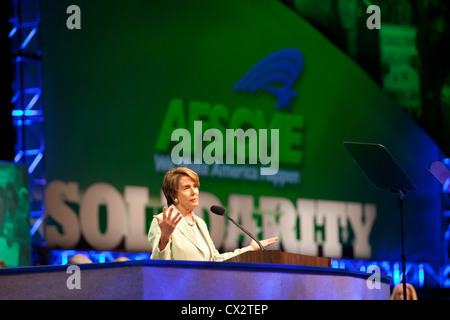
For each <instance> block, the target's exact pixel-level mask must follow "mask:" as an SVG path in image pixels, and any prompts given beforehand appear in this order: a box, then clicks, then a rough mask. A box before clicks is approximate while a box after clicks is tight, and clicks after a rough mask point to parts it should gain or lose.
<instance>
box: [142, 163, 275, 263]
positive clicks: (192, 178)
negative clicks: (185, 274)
mask: <svg viewBox="0 0 450 320" xmlns="http://www.w3.org/2000/svg"><path fill="white" fill-rule="evenodd" d="M199 187H200V181H199V178H198V175H197V174H196V173H195V172H194V171H192V170H190V169H188V168H182V167H180V168H175V169H172V170H170V171H168V172H167V173H166V174H165V175H164V181H163V193H164V196H165V197H166V199H167V205H168V206H169V208H166V207H164V209H163V212H162V213H160V214H159V215H156V216H154V219H153V221H152V224H151V226H150V230H149V233H148V241H149V242H150V245H151V247H152V255H151V257H150V258H151V259H161V260H199V261H224V260H227V259H230V258H231V257H234V256H237V255H239V254H241V253H244V252H247V251H250V250H259V249H260V247H259V245H258V244H257V243H256V241H254V240H252V242H251V244H250V245H249V246H247V247H244V248H242V249H236V250H235V251H233V252H227V253H222V254H221V253H219V251H217V249H216V247H215V246H214V243H213V241H212V239H211V236H210V235H209V232H208V228H207V226H206V223H205V221H203V220H202V219H201V218H199V217H198V216H196V215H194V209H195V207H197V206H198V203H199V198H198V196H199V190H198V188H199ZM277 240H278V238H277V237H274V238H269V239H266V240H262V241H260V242H261V244H262V245H263V246H264V247H267V246H269V245H271V244H273V243H275V242H276V241H277Z"/></svg>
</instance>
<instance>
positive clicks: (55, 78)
mask: <svg viewBox="0 0 450 320" xmlns="http://www.w3.org/2000/svg"><path fill="white" fill-rule="evenodd" d="M41 2H42V5H41V11H42V12H41V16H42V28H43V29H42V30H43V32H42V34H43V36H42V47H43V65H44V84H45V86H44V94H45V108H46V109H45V119H46V130H45V139H46V155H45V161H46V163H45V165H46V176H47V180H48V186H47V189H46V206H47V214H48V215H47V217H48V218H47V221H46V223H47V228H46V241H47V245H48V246H49V247H54V248H64V249H71V248H80V249H81V248H93V249H97V250H127V251H150V250H151V249H150V247H149V245H148V242H147V239H146V234H147V232H148V227H149V224H150V222H151V219H152V215H153V214H155V213H158V212H161V209H162V206H163V205H165V203H164V201H163V199H164V197H162V196H161V185H162V178H163V175H164V173H165V172H166V171H167V170H168V169H170V168H172V167H174V166H175V165H174V163H173V160H172V157H171V153H172V150H173V149H174V147H176V146H178V147H179V142H178V141H171V135H172V133H173V131H174V130H176V129H179V128H185V129H187V130H189V133H190V134H191V136H192V137H193V136H194V134H195V132H194V131H195V130H194V128H195V126H194V121H202V122H201V124H202V128H201V129H202V132H205V131H206V130H207V129H218V130H219V132H220V133H222V137H223V139H224V140H225V139H226V129H237V128H242V129H243V130H248V129H250V128H254V129H255V132H256V139H258V138H259V141H261V134H260V133H261V132H262V131H259V130H260V129H266V130H267V132H268V133H269V134H270V133H271V132H273V131H271V129H278V130H279V131H278V132H279V141H278V144H277V146H278V150H279V167H278V173H277V174H276V175H261V172H260V168H261V167H263V166H264V164H263V162H262V161H261V159H262V158H261V157H260V158H259V159H258V161H257V163H256V164H252V163H250V158H249V157H246V158H245V159H244V161H243V163H237V159H236V160H235V161H234V162H235V164H230V163H228V164H227V163H223V164H218V163H213V164H207V163H205V161H202V162H201V163H198V164H195V163H193V164H190V165H188V166H189V167H191V168H193V169H194V170H195V171H197V172H198V173H199V175H200V181H201V187H200V190H201V195H200V203H201V204H200V207H199V208H198V210H197V214H199V215H202V216H203V217H204V218H205V220H206V221H207V222H208V224H209V227H210V232H211V235H212V237H213V240H214V242H215V244H216V246H217V247H218V248H220V249H221V250H233V249H234V248H236V247H238V246H240V245H246V244H248V243H249V239H248V238H247V237H246V236H245V237H244V236H243V235H241V234H240V231H239V230H238V229H237V228H235V227H234V226H230V227H228V224H227V223H226V221H224V219H223V217H219V216H214V215H212V214H209V213H208V208H209V207H210V206H211V205H214V204H218V205H223V206H224V207H226V208H227V209H228V212H229V214H230V216H232V217H234V218H235V219H237V220H239V221H240V222H241V223H242V224H243V225H244V227H246V228H247V229H249V230H250V231H251V232H253V233H254V234H256V235H258V237H259V238H267V237H272V236H279V237H280V242H279V243H278V245H277V246H278V247H274V249H276V248H281V249H283V250H284V251H288V252H294V253H303V254H311V255H322V256H329V257H333V258H341V257H349V258H363V259H400V216H399V210H398V207H397V200H396V194H394V193H391V192H389V191H386V190H377V189H375V188H374V187H373V186H372V185H371V184H370V182H369V181H368V180H367V178H366V177H365V176H364V174H363V173H362V172H361V170H360V169H359V168H358V167H357V166H356V165H355V164H354V163H353V162H352V159H351V157H350V156H349V154H348V153H347V152H346V150H345V149H344V147H343V145H342V143H343V142H344V141H361V142H371V143H381V144H383V145H385V146H386V147H387V148H388V149H389V150H390V151H391V153H392V154H393V155H394V157H395V158H396V160H397V161H398V162H399V164H400V165H401V166H402V167H403V169H404V170H405V172H406V173H407V174H408V175H409V176H410V178H411V179H412V180H413V182H414V183H415V184H416V186H417V191H415V192H411V193H408V194H407V201H406V202H405V207H404V210H405V232H406V233H405V241H406V250H407V255H408V259H409V260H427V261H441V259H442V251H441V250H442V245H441V239H442V238H441V235H442V230H441V220H440V219H441V213H440V210H441V204H440V193H439V192H440V186H439V184H438V183H437V181H436V180H435V179H434V178H433V177H432V176H431V175H430V174H429V172H428V170H427V165H428V164H429V163H431V162H432V161H436V160H439V149H438V148H437V146H436V144H435V143H434V142H433V141H432V140H431V139H430V138H429V137H428V136H427V135H426V134H425V133H424V132H423V130H421V129H420V128H419V127H418V126H417V125H416V124H415V122H414V121H413V120H412V119H411V118H410V116H409V115H408V114H407V113H406V112H405V111H404V110H403V109H402V108H401V107H400V106H399V105H398V104H397V103H396V102H394V101H393V100H391V99H390V98H388V96H387V95H386V94H385V92H384V91H383V90H382V89H380V87H379V85H378V84H377V83H376V82H375V81H374V80H372V78H370V77H369V76H368V75H367V73H366V72H365V71H363V70H362V69H361V68H360V67H359V66H358V65H357V64H356V63H355V62H354V61H353V60H351V59H350V58H349V57H348V56H347V55H346V54H345V53H344V52H343V51H341V50H340V49H339V48H337V47H336V46H335V45H334V44H332V43H331V42H330V41H328V40H327V39H326V38H325V37H324V36H323V35H322V34H321V33H319V32H318V31H317V30H316V29H315V28H314V27H312V26H311V25H310V24H309V23H307V22H306V21H305V20H304V19H302V18H301V17H300V16H299V15H298V14H297V13H295V12H293V11H292V10H290V9H289V8H288V7H286V6H285V5H284V4H283V3H281V2H279V1H269V0H266V1H260V0H258V1H257V0H245V1H242V0H239V1H200V0H199V1H197V0H195V1H135V0H133V1H100V0H97V1H82V0H77V1H65V0H61V1H50V0H43V1H41ZM70 5H76V6H77V8H78V9H79V10H78V9H74V11H73V10H68V7H69V6H70ZM77 23H78V27H80V28H79V29H78V28H72V29H71V28H69V27H70V26H76V25H77ZM364 23H365V22H364ZM374 32H377V31H376V30H375V31H374ZM374 63H375V62H374ZM197 132H198V131H197ZM192 140H195V139H192ZM269 140H270V141H269V145H270V143H271V142H274V141H275V136H274V135H272V136H271V138H269ZM272 140H273V141H272ZM275 142H276V141H275ZM224 143H225V142H224ZM208 145H209V142H207V141H206V140H205V141H204V142H203V146H202V148H198V149H195V150H197V152H198V151H199V150H200V153H198V154H201V152H202V150H205V149H206V148H207V146H208ZM194 147H195V146H194V143H193V142H192V151H193V153H194ZM261 149H262V148H258V151H261ZM216 151H217V150H216ZM268 151H269V154H270V151H273V152H275V151H276V148H275V147H272V148H271V149H269V150H268ZM227 152H229V150H228V151H227V150H225V155H226V154H227ZM198 154H197V155H198ZM218 154H219V155H220V152H219V153H218ZM185 155H187V156H188V158H189V159H190V160H191V162H194V160H195V159H194V155H190V154H185ZM203 155H204V153H203ZM224 162H225V161H224ZM380 174H382V173H380Z"/></svg>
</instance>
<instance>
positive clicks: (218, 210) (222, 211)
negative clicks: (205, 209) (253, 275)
mask: <svg viewBox="0 0 450 320" xmlns="http://www.w3.org/2000/svg"><path fill="white" fill-rule="evenodd" d="M210 210H211V212H212V213H214V214H217V215H218V216H225V217H227V218H228V220H230V221H231V222H233V223H234V224H235V225H236V226H237V227H238V228H239V229H241V230H242V231H244V233H245V234H246V235H248V236H249V237H250V238H252V239H253V240H255V241H256V243H257V244H258V246H259V247H260V248H261V250H266V248H264V247H263V245H262V244H261V242H259V240H258V239H256V237H255V236H253V235H252V234H251V233H250V232H248V231H247V230H245V229H244V227H242V226H241V225H240V224H239V223H237V222H236V221H234V220H233V219H231V217H230V216H229V215H227V214H226V213H225V209H224V208H222V207H221V206H211V208H210Z"/></svg>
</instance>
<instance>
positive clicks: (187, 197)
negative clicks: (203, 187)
mask: <svg viewBox="0 0 450 320" xmlns="http://www.w3.org/2000/svg"><path fill="white" fill-rule="evenodd" d="M177 198H178V206H177V207H180V206H181V207H182V208H184V209H185V210H188V211H192V210H194V208H195V207H196V206H198V185H197V184H196V183H195V182H194V180H193V179H192V178H191V177H189V176H185V175H182V176H181V178H180V180H179V181H178V193H177Z"/></svg>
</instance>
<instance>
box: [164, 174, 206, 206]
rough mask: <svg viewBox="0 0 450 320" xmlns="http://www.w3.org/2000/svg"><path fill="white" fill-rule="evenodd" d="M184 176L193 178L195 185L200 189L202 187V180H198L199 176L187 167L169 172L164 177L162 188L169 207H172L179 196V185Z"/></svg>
mask: <svg viewBox="0 0 450 320" xmlns="http://www.w3.org/2000/svg"><path fill="white" fill-rule="evenodd" d="M182 175H184V176H188V177H190V178H192V180H194V183H195V184H197V186H198V187H200V180H199V178H198V174H197V173H195V172H194V171H192V170H191V169H188V168H185V167H178V168H174V169H172V170H169V171H167V172H166V174H165V175H164V180H163V187H162V189H163V193H164V196H165V197H166V200H167V206H170V205H172V204H173V199H175V198H176V196H177V193H178V183H179V181H180V177H181V176H182Z"/></svg>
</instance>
